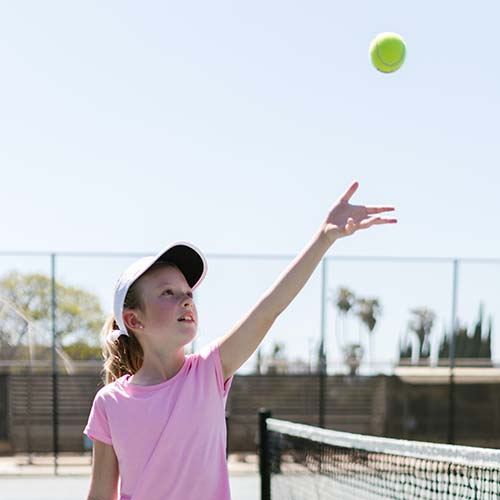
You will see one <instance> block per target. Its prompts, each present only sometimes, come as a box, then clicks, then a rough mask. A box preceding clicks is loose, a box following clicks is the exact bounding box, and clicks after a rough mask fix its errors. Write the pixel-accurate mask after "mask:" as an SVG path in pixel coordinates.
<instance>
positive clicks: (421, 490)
mask: <svg viewBox="0 0 500 500" xmlns="http://www.w3.org/2000/svg"><path fill="white" fill-rule="evenodd" d="M264 427H265V430H264V432H263V433H262V431H261V439H265V440H266V441H267V442H266V443H265V444H264V443H263V446H262V449H263V452H264V454H265V456H264V455H262V456H261V462H262V463H261V475H262V481H263V483H262V485H263V489H262V497H263V500H267V499H265V497H266V496H268V497H269V498H271V499H272V500H281V499H287V500H295V499H297V500H298V499H306V500H307V499H317V500H323V499H335V500H341V499H353V500H363V499H370V500H372V499H373V500H379V499H402V500H403V499H404V500H412V499H422V498H424V499H443V500H444V499H484V500H492V499H500V451H498V450H492V449H487V448H473V447H469V446H454V445H445V444H436V443H424V442H416V441H405V440H400V439H389V438H380V437H374V436H365V435H361V434H351V433H346V432H337V431H331V430H325V429H321V428H318V427H312V426H308V425H302V424H295V423H292V422H287V421H283V420H276V419H272V418H267V419H265V424H264ZM264 481H267V482H268V483H269V485H268V488H267V491H268V493H265V491H266V486H265V484H264Z"/></svg>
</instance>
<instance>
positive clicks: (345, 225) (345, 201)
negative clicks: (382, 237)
mask: <svg viewBox="0 0 500 500" xmlns="http://www.w3.org/2000/svg"><path fill="white" fill-rule="evenodd" d="M358 186H359V184H358V182H353V183H352V184H351V185H350V186H349V188H348V189H347V191H346V192H345V193H344V194H343V195H342V196H341V197H340V198H339V199H338V200H337V201H336V202H335V204H334V205H333V206H332V208H331V209H330V212H329V214H328V216H327V218H326V219H325V221H324V223H323V228H324V232H325V235H326V236H327V238H328V240H329V241H330V242H331V243H333V242H334V241H335V240H337V239H339V238H343V237H344V236H349V235H351V234H353V233H355V232H356V231H358V230H359V229H367V228H369V227H370V226H374V225H379V224H395V223H396V222H397V219H389V218H385V217H377V216H374V215H375V214H381V213H383V212H392V211H393V210H394V207H387V206H383V207H380V206H377V207H373V206H370V207H366V206H364V205H351V204H350V203H349V200H350V199H351V197H352V195H353V194H354V193H355V192H356V190H357V189H358Z"/></svg>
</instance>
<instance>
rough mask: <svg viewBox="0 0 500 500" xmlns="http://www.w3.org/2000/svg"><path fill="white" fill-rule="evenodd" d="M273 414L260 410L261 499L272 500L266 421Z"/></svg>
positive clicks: (263, 409)
mask: <svg viewBox="0 0 500 500" xmlns="http://www.w3.org/2000/svg"><path fill="white" fill-rule="evenodd" d="M270 417H271V412H270V411H269V410H266V409H265V408H261V409H260V410H259V470H260V498H261V500H271V468H270V464H269V440H268V435H267V422H266V419H267V418H270Z"/></svg>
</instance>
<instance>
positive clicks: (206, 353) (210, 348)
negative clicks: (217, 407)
mask: <svg viewBox="0 0 500 500" xmlns="http://www.w3.org/2000/svg"><path fill="white" fill-rule="evenodd" d="M201 356H202V357H203V358H205V359H206V360H207V361H211V362H212V363H213V366H214V369H215V377H216V379H217V385H218V387H219V390H220V392H221V394H222V397H223V399H224V403H225V402H226V401H227V397H228V395H229V390H230V389H231V384H232V382H233V376H231V377H229V378H228V379H227V380H226V381H224V380H223V378H224V375H223V373H222V360H221V357H220V349H219V340H215V341H214V342H212V343H210V344H208V345H206V346H205V347H204V348H203V349H202V351H201Z"/></svg>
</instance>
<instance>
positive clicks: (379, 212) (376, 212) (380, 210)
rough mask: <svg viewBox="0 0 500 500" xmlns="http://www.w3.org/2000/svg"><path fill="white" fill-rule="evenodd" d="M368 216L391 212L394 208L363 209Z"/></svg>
mask: <svg viewBox="0 0 500 500" xmlns="http://www.w3.org/2000/svg"><path fill="white" fill-rule="evenodd" d="M365 208H366V211H367V213H369V214H381V213H382V212H393V211H394V210H396V209H395V208H394V207H365Z"/></svg>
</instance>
